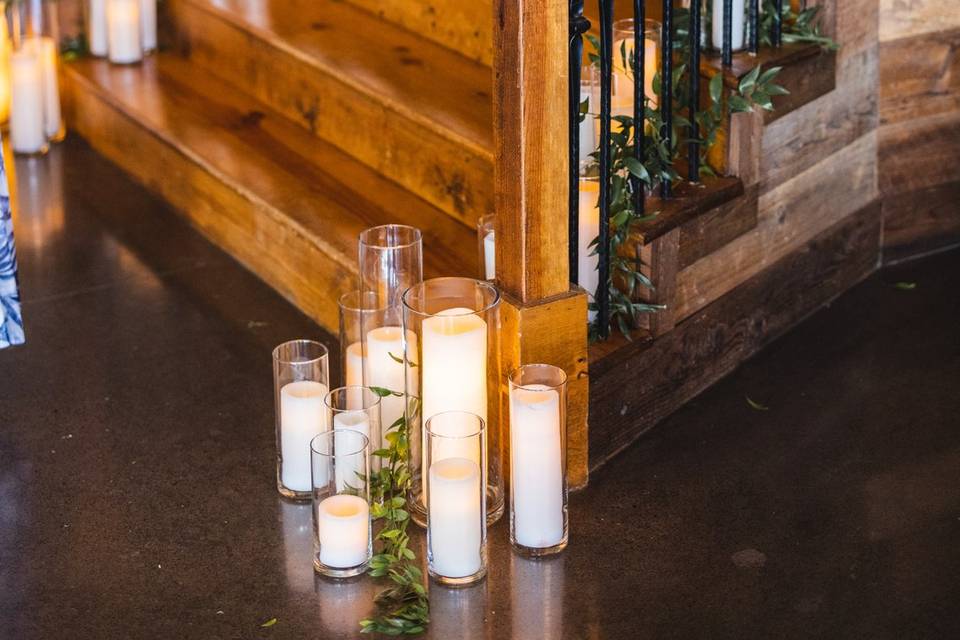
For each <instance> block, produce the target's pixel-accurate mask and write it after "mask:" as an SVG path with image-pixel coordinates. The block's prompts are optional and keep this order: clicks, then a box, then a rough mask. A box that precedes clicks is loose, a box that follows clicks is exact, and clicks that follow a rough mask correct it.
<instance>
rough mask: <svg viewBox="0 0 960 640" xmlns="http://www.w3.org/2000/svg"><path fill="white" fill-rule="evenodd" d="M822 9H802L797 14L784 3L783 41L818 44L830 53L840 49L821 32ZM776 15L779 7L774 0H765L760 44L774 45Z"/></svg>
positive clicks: (761, 17) (761, 19) (817, 7)
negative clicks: (772, 37)
mask: <svg viewBox="0 0 960 640" xmlns="http://www.w3.org/2000/svg"><path fill="white" fill-rule="evenodd" d="M820 9H821V7H819V6H814V7H809V8H805V9H801V10H800V12H799V13H796V12H794V10H793V7H791V6H790V3H789V2H784V3H783V11H782V12H781V14H780V24H781V25H782V28H781V31H780V33H781V34H782V37H783V41H784V42H786V43H792V42H807V43H810V44H818V45H820V46H821V47H823V48H824V49H828V50H830V51H835V50H836V49H839V48H840V45H838V44H837V43H836V42H834V41H833V40H832V39H831V38H830V37H829V36H825V35H823V34H822V33H821V32H820V23H819V17H820ZM776 15H777V7H776V5H775V4H774V2H773V0H764V2H763V13H762V14H761V15H760V44H763V45H767V46H770V45H772V44H773V41H772V39H771V37H770V34H771V33H773V24H774V18H775V17H776Z"/></svg>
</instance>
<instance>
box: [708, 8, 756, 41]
mask: <svg viewBox="0 0 960 640" xmlns="http://www.w3.org/2000/svg"><path fill="white" fill-rule="evenodd" d="M760 4H763V3H762V2H761V3H760ZM730 15H731V16H732V17H733V20H732V27H733V28H732V29H731V30H730V33H731V37H730V42H731V47H732V48H733V50H734V51H737V50H738V49H743V23H744V20H745V18H744V16H745V15H746V14H745V13H744V2H743V0H733V8H732V10H731V12H730ZM710 29H711V38H712V40H713V46H714V47H716V48H717V49H722V48H723V0H714V1H713V18H712V20H711V24H710Z"/></svg>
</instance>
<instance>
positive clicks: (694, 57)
mask: <svg viewBox="0 0 960 640" xmlns="http://www.w3.org/2000/svg"><path fill="white" fill-rule="evenodd" d="M699 109H700V8H699V6H697V2H696V0H693V1H692V2H691V3H690V113H689V116H690V145H689V147H688V148H687V163H688V170H687V178H688V179H689V180H690V182H699V181H700V142H699V141H698V138H699V137H700V127H699V126H697V111H698V110H699Z"/></svg>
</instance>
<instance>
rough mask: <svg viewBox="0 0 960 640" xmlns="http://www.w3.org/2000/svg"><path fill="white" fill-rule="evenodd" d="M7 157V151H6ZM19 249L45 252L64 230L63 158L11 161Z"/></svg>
mask: <svg viewBox="0 0 960 640" xmlns="http://www.w3.org/2000/svg"><path fill="white" fill-rule="evenodd" d="M4 153H6V149H5V150H4ZM7 160H8V164H7V166H8V167H11V168H12V171H10V172H9V173H10V174H11V175H9V176H8V177H9V180H10V207H11V208H12V210H13V229H14V233H15V234H16V238H17V246H18V247H19V248H20V250H21V251H22V250H23V249H24V248H27V247H30V248H33V249H35V250H37V251H42V250H43V248H44V246H45V245H49V244H50V243H51V242H52V241H54V240H55V239H56V237H55V236H57V235H59V234H60V232H61V231H63V226H64V205H63V201H64V194H63V154H61V153H51V154H48V155H47V156H29V157H24V156H17V158H16V162H11V160H13V159H12V158H8V159H7Z"/></svg>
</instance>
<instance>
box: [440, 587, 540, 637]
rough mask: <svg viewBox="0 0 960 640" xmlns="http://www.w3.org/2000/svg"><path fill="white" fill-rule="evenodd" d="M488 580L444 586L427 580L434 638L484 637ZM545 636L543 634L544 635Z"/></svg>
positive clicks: (486, 630)
mask: <svg viewBox="0 0 960 640" xmlns="http://www.w3.org/2000/svg"><path fill="white" fill-rule="evenodd" d="M487 584H488V582H487V581H486V580H484V581H483V582H480V583H478V584H474V585H471V586H469V587H461V588H455V587H444V586H440V585H438V584H436V583H431V584H430V633H431V636H432V637H434V638H458V639H459V640H484V639H486V638H487V637H488V636H487V634H488V633H489V628H488V625H487V624H486V622H487V621H486V619H485V616H486V614H487V610H488V608H489V607H488V590H487ZM544 637H546V636H544Z"/></svg>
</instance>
